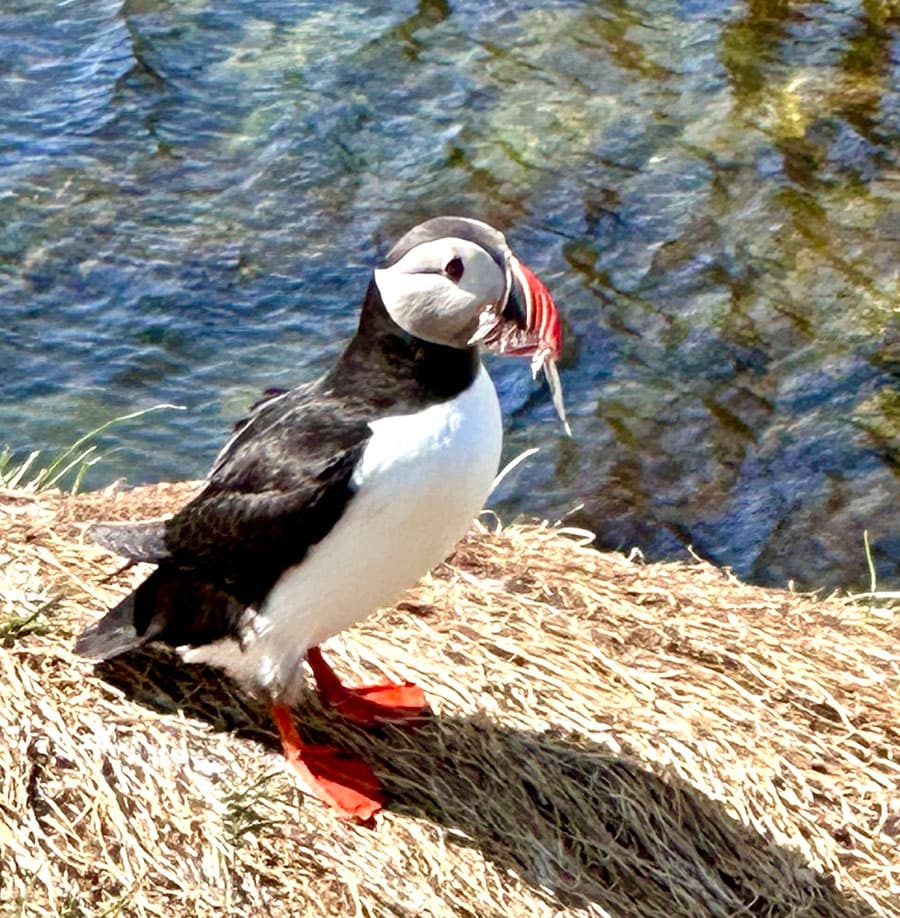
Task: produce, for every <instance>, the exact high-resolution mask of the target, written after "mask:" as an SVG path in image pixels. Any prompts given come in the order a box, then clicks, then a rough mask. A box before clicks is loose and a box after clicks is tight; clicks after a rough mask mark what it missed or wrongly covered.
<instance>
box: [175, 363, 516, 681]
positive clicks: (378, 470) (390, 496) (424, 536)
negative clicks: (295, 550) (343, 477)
mask: <svg viewBox="0 0 900 918" xmlns="http://www.w3.org/2000/svg"><path fill="white" fill-rule="evenodd" d="M371 429H372V437H371V439H370V441H369V444H368V445H367V447H366V449H365V452H364V453H363V456H362V458H361V460H360V463H359V465H358V466H357V469H356V471H355V473H354V476H353V484H354V486H355V487H356V489H357V491H356V495H355V496H354V497H353V499H352V500H351V501H350V503H349V504H348V506H347V509H346V510H345V512H344V514H343V516H342V517H341V519H340V520H339V521H338V523H337V525H336V526H335V527H334V529H332V531H331V532H330V533H329V534H328V535H327V536H326V537H325V538H324V539H323V540H322V541H321V542H319V543H318V544H317V545H315V546H313V547H312V548H311V549H310V551H309V553H308V554H307V556H306V558H304V560H303V561H302V563H300V564H298V565H296V566H295V567H293V568H290V569H289V570H287V571H286V572H285V573H284V574H283V575H282V576H281V578H280V579H279V580H278V581H277V583H276V584H275V586H274V588H273V589H272V591H271V592H270V593H269V595H268V597H267V598H266V601H265V603H264V605H263V607H262V609H261V610H260V615H259V616H257V620H256V631H257V636H256V638H255V639H251V640H250V641H248V642H245V648H244V650H243V651H240V650H239V649H238V648H237V646H236V645H235V644H233V642H232V644H231V645H230V646H228V647H226V646H224V642H222V643H220V644H219V645H213V646H211V647H207V648H196V649H193V650H191V651H189V652H188V654H186V658H189V659H191V660H197V661H199V660H202V661H204V662H208V663H212V664H214V665H219V666H225V667H226V668H227V669H229V670H231V671H232V672H233V674H234V675H235V676H237V677H238V678H242V679H244V680H246V681H252V682H255V683H256V684H257V685H259V686H261V687H264V688H266V689H267V690H269V691H270V692H273V693H275V694H280V695H283V696H288V697H290V696H292V695H294V694H295V692H296V690H297V689H298V688H299V683H298V677H299V670H300V664H301V663H302V661H303V658H304V657H305V654H306V650H307V648H309V647H312V646H315V645H317V644H319V643H321V642H322V641H324V640H325V639H326V638H328V637H330V636H331V635H334V634H337V633H338V632H340V631H343V630H344V629H345V628H347V627H349V626H350V625H352V624H353V623H354V622H357V621H359V620H360V619H362V618H365V617H366V616H368V615H369V614H371V613H372V612H374V611H375V610H376V609H378V608H379V607H381V606H384V605H387V604H389V603H391V602H393V601H394V600H395V599H396V598H397V597H398V596H399V594H400V593H402V592H403V591H404V590H405V589H407V588H408V587H410V586H412V585H413V584H414V583H415V582H416V581H417V580H418V579H419V578H420V577H422V576H423V575H424V574H425V573H426V572H427V571H428V570H430V569H431V568H432V567H434V566H435V565H436V564H438V563H439V562H440V561H441V560H443V558H445V557H446V556H447V555H448V554H449V553H450V551H451V550H452V548H453V546H454V545H455V544H456V542H457V541H458V540H459V539H460V538H461V537H462V536H463V535H464V534H465V532H466V530H467V529H468V527H469V525H470V524H471V522H472V519H473V518H474V517H475V515H476V514H477V513H478V511H479V510H480V509H481V507H482V505H483V503H484V500H485V498H486V497H487V495H488V492H489V491H490V488H491V484H492V482H493V480H494V476H495V475H496V473H497V466H498V463H499V461H500V447H501V443H502V425H501V418H500V407H499V404H498V402H497V394H496V392H495V390H494V385H493V383H492V382H491V380H490V377H489V376H488V375H487V372H486V371H485V370H484V368H483V367H482V368H480V369H479V372H478V375H477V377H476V379H475V380H474V382H473V383H472V385H471V386H469V388H468V389H466V390H465V391H464V392H462V393H461V394H460V395H458V396H457V397H456V398H454V399H452V400H450V401H447V402H442V403H440V404H437V405H432V406H431V407H429V408H426V409H424V410H423V411H419V412H416V413H415V414H407V415H401V416H396V417H387V418H383V419H381V420H378V421H374V422H373V423H372V424H371Z"/></svg>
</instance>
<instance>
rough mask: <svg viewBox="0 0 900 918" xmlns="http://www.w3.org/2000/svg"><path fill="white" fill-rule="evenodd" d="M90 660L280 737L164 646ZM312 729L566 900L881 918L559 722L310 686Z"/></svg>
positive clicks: (394, 794)
mask: <svg viewBox="0 0 900 918" xmlns="http://www.w3.org/2000/svg"><path fill="white" fill-rule="evenodd" d="M97 674H98V675H99V676H100V677H101V678H103V679H104V680H105V681H107V682H108V683H109V684H111V685H115V686H116V687H118V688H119V689H121V690H122V691H123V692H125V694H126V695H127V696H128V697H130V698H131V699H132V700H134V701H136V702H138V703H140V704H143V705H145V706H147V707H149V708H152V709H154V710H157V711H172V712H174V711H178V710H180V711H182V712H183V713H184V714H185V715H186V716H189V717H191V718H197V719H199V720H202V721H205V722H207V723H209V724H211V725H212V726H213V727H214V728H215V729H216V730H220V731H228V732H232V733H234V734H235V735H236V736H238V737H241V738H242V739H246V740H250V741H252V742H255V743H260V744H261V745H263V746H265V747H267V748H269V749H272V748H276V749H277V748H279V747H278V740H277V737H276V734H275V732H274V729H272V728H270V723H269V718H268V715H267V713H266V711H265V709H264V708H263V707H262V706H261V705H259V704H257V703H256V702H254V701H253V700H251V699H247V698H245V697H244V696H242V695H241V694H240V692H239V690H238V689H237V688H236V687H235V686H234V684H233V683H231V682H230V681H229V680H228V679H227V677H225V676H223V675H222V674H220V673H219V672H217V671H213V670H210V669H208V668H206V667H201V666H187V665H185V664H184V663H182V662H180V661H178V660H177V658H176V657H175V656H174V655H172V654H169V653H168V652H166V651H164V650H156V649H153V650H149V651H138V652H135V653H132V654H128V655H126V656H124V657H120V658H119V659H117V660H113V661H110V662H107V663H103V664H99V665H98V667H97ZM297 722H298V725H299V727H300V729H301V732H302V733H303V735H304V737H306V738H307V739H309V740H310V741H313V742H327V743H331V744H334V745H336V746H338V747H340V748H343V749H346V750H348V751H350V752H353V753H355V754H357V755H359V756H361V757H362V758H364V759H365V760H367V761H368V762H369V763H370V764H371V765H372V766H373V767H374V768H375V771H376V772H377V774H378V775H379V777H380V778H381V780H382V781H383V782H384V786H385V789H386V791H387V794H388V798H389V802H388V804H387V806H388V808H389V809H390V810H392V811H394V812H396V813H401V814H407V815H410V816H414V817H417V818H423V819H427V820H430V821H432V822H433V823H434V824H436V825H440V826H442V827H445V828H449V829H452V830H454V832H453V838H454V840H455V841H456V843H458V844H464V845H470V846H473V847H475V848H477V849H478V850H479V851H481V853H482V854H483V855H484V856H485V857H486V858H489V859H490V860H492V861H493V862H494V863H495V864H497V865H498V866H499V867H500V868H501V869H502V870H511V871H513V872H514V873H515V874H516V875H518V876H519V877H521V878H522V879H523V880H524V881H525V882H526V883H527V884H529V885H530V886H532V887H534V888H535V889H536V890H539V891H540V895H541V896H542V897H544V898H547V897H548V896H549V897H550V898H551V899H552V900H553V901H555V903H556V904H557V905H559V906H561V907H564V908H584V907H587V906H590V905H591V904H594V905H595V906H600V907H601V908H602V909H603V910H605V912H607V913H609V914H612V915H617V916H619V915H622V916H626V915H627V916H635V918H639V916H654V915H661V916H670V918H671V916H676V918H677V916H682V915H683V916H691V918H693V916H703V915H710V916H712V915H716V916H718V915H729V916H730V915H767V916H787V915H798V916H799V915H804V916H806V915H809V916H812V915H815V916H847V918H850V916H854V918H855V916H858V918H877V913H876V912H875V911H873V910H872V909H871V908H870V907H869V906H868V905H867V904H866V903H865V902H864V901H862V900H861V899H859V898H858V897H855V896H853V895H851V894H848V893H845V892H841V891H839V890H838V889H836V888H835V885H834V883H833V881H832V880H831V879H830V878H829V877H828V876H826V875H824V874H822V873H821V872H819V871H817V870H816V869H814V868H813V867H812V866H810V865H809V864H808V863H807V862H805V861H804V859H803V858H802V856H801V855H800V854H799V853H798V852H796V851H793V850H791V849H790V848H787V847H785V846H783V845H779V844H777V843H776V842H774V841H772V840H771V839H770V838H767V837H766V836H764V835H762V834H760V833H759V832H757V831H755V830H754V829H752V828H749V827H748V826H746V825H744V824H743V823H741V822H739V821H738V820H737V819H735V818H734V817H733V816H731V815H729V813H728V812H726V810H725V808H724V806H723V804H721V803H719V802H717V801H716V800H714V799H712V798H711V797H709V796H708V795H707V794H705V793H704V792H703V791H701V790H699V789H697V788H695V787H693V786H692V785H691V784H690V783H688V782H687V781H685V780H683V779H681V778H678V777H675V776H667V777H666V779H665V780H663V779H661V778H660V777H659V776H658V775H656V774H654V773H653V772H652V771H650V770H649V769H648V768H646V767H645V766H644V765H642V764H640V763H639V762H637V761H636V760H634V759H631V758H629V757H628V756H627V755H622V754H618V753H616V752H613V751H611V750H610V749H608V748H605V747H603V746H600V745H598V744H595V743H591V742H588V741H585V740H584V739H583V738H579V737H577V736H566V735H563V734H561V733H560V734H556V733H553V732H552V731H545V732H530V731H527V730H522V729H519V728H512V727H509V726H505V725H503V724H502V723H497V722H495V721H491V720H488V719H487V718H484V717H471V718H467V717H457V716H444V715H438V716H435V717H434V718H432V719H430V720H429V721H427V722H426V723H425V724H423V725H422V726H420V727H418V728H416V729H399V728H394V727H385V728H379V729H374V730H360V729H358V728H355V727H352V726H350V725H347V724H345V723H344V722H342V721H340V720H339V719H338V718H335V717H333V716H331V715H328V714H324V713H323V712H322V711H321V710H320V709H319V708H318V707H317V706H316V705H315V703H314V702H313V701H312V700H310V701H307V702H303V703H302V704H301V705H300V706H299V707H298V709H297Z"/></svg>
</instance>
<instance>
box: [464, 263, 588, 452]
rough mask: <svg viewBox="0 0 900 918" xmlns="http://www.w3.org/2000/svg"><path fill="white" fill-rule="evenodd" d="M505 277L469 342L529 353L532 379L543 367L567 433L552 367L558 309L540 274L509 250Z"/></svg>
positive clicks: (498, 351) (559, 388)
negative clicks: (497, 296)
mask: <svg viewBox="0 0 900 918" xmlns="http://www.w3.org/2000/svg"><path fill="white" fill-rule="evenodd" d="M506 277H507V289H506V296H505V299H504V300H503V301H501V302H500V303H498V304H496V305H494V306H491V307H489V308H487V309H485V310H484V312H482V313H481V315H480V316H479V317H478V329H477V330H476V332H475V334H474V335H473V336H472V338H471V339H470V341H469V343H470V344H479V345H482V346H484V347H486V348H488V350H491V351H493V352H494V353H496V354H507V355H514V356H521V357H531V373H532V375H533V376H534V377H535V379H536V378H537V374H538V371H539V370H543V371H544V375H545V376H546V378H547V384H548V385H549V386H550V394H551V396H552V398H553V407H554V408H556V413H557V414H558V415H559V419H560V420H561V421H562V423H563V427H564V428H565V431H566V433H567V434H568V435H569V436H570V437H571V436H572V429H571V428H570V427H569V422H568V420H566V408H565V404H564V402H563V392H562V382H561V381H560V378H559V373H558V372H557V369H556V361H557V360H558V359H559V355H560V352H561V350H562V333H561V331H560V323H559V312H558V311H557V309H556V305H555V304H554V302H553V298H552V297H551V296H550V291H549V290H548V289H547V288H546V287H545V286H544V284H543V282H542V281H541V280H540V278H538V276H537V275H536V274H535V273H534V272H533V271H532V270H531V269H530V268H529V267H528V266H527V265H525V264H523V263H522V262H521V261H519V259H518V258H516V257H515V256H514V255H512V254H509V255H508V256H507V260H506Z"/></svg>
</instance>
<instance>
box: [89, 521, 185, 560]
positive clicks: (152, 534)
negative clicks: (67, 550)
mask: <svg viewBox="0 0 900 918" xmlns="http://www.w3.org/2000/svg"><path fill="white" fill-rule="evenodd" d="M88 535H89V536H90V537H91V539H93V540H94V542H96V543H97V544H98V545H101V546H103V548H106V549H109V551H112V552H115V553H116V554H117V555H122V557H123V558H130V559H131V560H132V561H149V562H151V563H153V564H158V563H159V562H160V561H164V560H165V559H166V558H168V557H169V550H168V549H167V548H166V523H165V520H143V521H141V522H138V523H96V524H95V525H93V526H91V528H90V529H89V530H88Z"/></svg>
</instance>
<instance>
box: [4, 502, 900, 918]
mask: <svg viewBox="0 0 900 918" xmlns="http://www.w3.org/2000/svg"><path fill="white" fill-rule="evenodd" d="M186 493H187V492H186V490H185V486H168V487H160V488H148V489H139V490H137V491H134V492H128V493H113V492H104V493H101V494H88V495H83V496H80V497H77V498H67V497H63V496H61V495H59V494H27V493H23V492H16V491H6V492H2V493H0V643H2V647H0V669H2V676H0V679H2V682H0V685H2V689H0V730H2V736H3V739H4V742H3V744H2V747H0V852H2V853H0V913H2V914H3V915H4V916H6V915H41V916H46V915H48V914H49V915H71V916H75V915H90V916H100V915H165V916H171V915H229V914H235V915H254V916H256V915H279V916H280V915H285V916H288V915H290V916H292V918H297V916H302V915H326V914H327V915H403V916H406V915H436V916H444V915H465V916H477V918H482V916H492V915H497V916H532V915H534V916H550V915H570V914H571V915H575V914H594V915H611V916H616V918H618V916H626V918H630V916H659V915H663V916H680V915H685V916H702V915H755V916H760V915H772V916H786V915H798V916H799V915H810V916H811V915H816V916H873V915H891V914H900V907H898V904H897V903H898V901H900V855H898V837H900V787H898V781H900V742H898V725H900V701H898V691H897V690H898V675H900V662H898V651H897V647H898V640H897V631H898V625H897V620H896V616H895V615H894V614H892V613H891V612H890V611H888V610H881V611H878V610H873V609H867V608H865V607H864V606H862V605H860V604H854V603H851V602H848V601H846V600H840V599H836V598H834V599H830V600H826V601H822V600H818V599H815V598H813V597H810V596H803V595H794V594H790V593H787V592H782V591H775V590H762V589H757V588H753V587H749V586H746V585H743V584H741V583H739V582H738V581H736V580H735V579H733V578H732V577H729V576H728V575H726V574H724V573H722V572H721V571H718V570H716V569H714V568H712V567H710V566H708V565H706V564H701V563H697V564H692V565H684V564H664V565H663V564H646V565H645V564H640V563H636V562H632V561H628V560H626V559H625V558H623V557H621V556H619V555H613V554H601V553H598V552H596V551H594V550H592V549H590V548H586V547H584V546H582V545H579V544H578V542H577V540H576V539H574V538H573V537H571V535H566V534H565V533H561V532H555V531H553V530H552V529H549V528H542V527H536V526H522V527H514V528H510V529H507V530H505V531H503V532H500V533H497V534H473V535H471V536H470V537H469V539H468V540H467V541H466V542H465V543H464V544H463V545H461V546H460V549H459V551H458V553H457V555H456V556H455V558H454V559H453V560H452V562H451V563H449V564H447V565H444V566H443V567H442V568H441V569H440V570H438V571H437V572H436V573H435V574H434V575H433V576H431V577H428V578H426V579H425V580H424V581H423V582H422V583H421V584H420V585H419V586H418V587H417V588H416V589H415V590H413V591H411V592H410V593H409V594H408V595H407V596H406V597H405V599H404V601H403V602H402V603H400V604H399V605H398V607H397V608H395V609H390V610H386V611H384V612H382V613H381V614H379V615H378V616H377V617H375V618H373V619H371V620H370V621H368V622H366V623H365V624H364V625H363V626H361V627H358V628H356V629H354V630H353V631H352V632H351V633H349V634H347V635H346V636H345V637H344V638H343V639H339V640H336V641H335V642H333V645H334V647H333V652H332V654H331V658H332V659H333V660H334V661H335V662H336V663H338V664H339V666H340V668H341V669H342V670H343V671H344V673H345V674H346V675H348V676H355V677H358V678H360V679H364V678H367V677H371V676H372V675H373V674H375V673H386V674H388V675H391V676H397V677H401V678H412V679H415V680H417V681H419V682H421V683H422V684H424V685H425V686H426V687H428V689H429V691H430V697H431V699H432V702H433V705H434V707H435V708H436V711H437V716H436V717H435V718H434V720H433V722H431V723H430V724H428V725H427V726H425V727H423V728H422V729H419V730H417V731H414V732H403V731H400V730H396V729H390V728H386V729H383V730H380V731H377V732H371V731H370V732H362V731H358V730H355V729H353V728H350V727H347V726H345V725H343V724H341V723H340V722H338V721H336V720H334V719H332V718H330V717H329V716H327V715H324V714H323V713H322V712H321V711H320V710H319V709H318V707H317V706H316V704H315V702H314V700H312V699H311V700H310V701H309V704H308V706H307V707H305V708H303V710H301V711H300V712H299V716H300V720H301V723H302V724H303V729H304V731H305V732H306V734H307V735H308V736H310V737H316V738H328V739H330V740H332V741H335V742H338V743H340V744H344V745H346V746H347V747H349V748H351V749H354V750H356V751H357V752H358V753H360V754H361V755H363V756H364V757H365V758H366V759H368V760H369V761H370V762H372V763H373V765H374V767H375V768H376V770H377V771H378V773H379V774H380V775H381V776H382V778H383V780H384V782H385V785H386V787H387V789H388V792H389V794H390V798H391V803H390V805H389V809H388V810H387V811H386V812H385V813H384V814H383V816H381V817H380V818H379V821H378V824H377V826H376V827H375V828H374V829H365V828H360V827H357V826H353V825H348V824H345V823H340V822H337V821H336V820H335V819H334V817H333V816H332V814H331V813H330V812H328V811H326V810H325V809H324V808H323V807H322V806H320V805H319V804H318V803H317V802H315V801H313V800H310V799H308V798H306V797H304V796H303V795H302V794H301V793H300V792H299V791H298V790H297V788H296V787H295V785H294V783H293V781H292V779H291V776H290V774H289V773H288V772H287V771H286V770H285V769H284V768H283V767H282V763H281V760H280V758H279V756H278V754H277V750H276V747H275V737H274V734H273V731H272V729H271V727H270V725H269V724H268V723H267V721H266V718H265V716H264V714H263V713H262V712H261V710H259V709H258V707H256V706H255V705H254V703H253V702H249V701H247V700H246V699H244V698H242V697H241V696H240V694H239V693H238V692H237V691H236V689H235V688H234V687H233V686H232V685H230V684H229V683H228V682H227V681H225V680H224V679H223V678H221V677H220V676H219V675H217V674H215V673H212V672H210V671H207V670H202V669H198V668H196V667H193V668H182V667H178V666H176V665H174V664H173V659H172V657H171V656H170V655H167V654H165V653H163V652H161V651H152V652H148V653H140V654H135V655H131V656H130V657H128V658H125V659H122V660H119V661H116V662H115V663H113V664H105V665H103V666H101V667H98V668H96V669H95V668H93V667H92V666H91V665H90V664H89V663H87V662H85V661H83V660H81V659H79V658H77V657H75V656H74V655H73V653H72V651H71V646H72V642H73V637H74V635H75V634H76V633H77V631H78V630H79V629H80V628H81V627H82V626H83V625H84V624H85V623H86V622H88V621H89V620H91V619H92V618H93V617H94V616H96V615H97V614H98V612H99V611H100V610H102V609H104V608H105V607H106V606H108V605H110V604H112V603H113V602H114V601H115V599H116V597H118V596H120V595H121V594H122V593H123V592H124V591H125V590H126V589H128V587H129V585H130V584H132V583H134V582H135V581H136V580H137V579H138V577H140V576H141V575H142V573H143V572H142V571H141V570H140V569H133V570H131V571H128V572H127V573H124V574H122V573H120V574H116V573H115V572H116V570H117V567H118V564H119V562H118V561H117V560H116V559H115V558H113V557H111V556H110V555H108V554H105V553H103V552H101V551H100V550H99V549H97V548H95V547H93V546H91V545H88V544H85V542H84V537H83V531H84V523H85V522H86V521H90V520H94V519H99V518H115V517H137V516H142V515H143V516H146V515H152V514H156V513H159V512H162V511H165V510H167V509H171V508H172V507H174V506H175V505H176V504H178V503H179V502H181V501H182V500H183V499H184V496H185V494H186ZM110 575H112V576H110ZM363 658H365V660H364V659H363ZM369 661H371V662H369Z"/></svg>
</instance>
